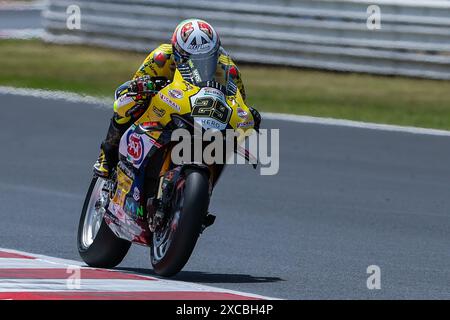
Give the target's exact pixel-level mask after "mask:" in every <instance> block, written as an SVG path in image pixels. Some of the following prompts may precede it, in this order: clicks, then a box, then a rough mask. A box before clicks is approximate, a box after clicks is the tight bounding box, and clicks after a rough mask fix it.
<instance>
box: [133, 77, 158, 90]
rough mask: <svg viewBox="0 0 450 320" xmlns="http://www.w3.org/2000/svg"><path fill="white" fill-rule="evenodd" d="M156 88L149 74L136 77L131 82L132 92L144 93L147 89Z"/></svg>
mask: <svg viewBox="0 0 450 320" xmlns="http://www.w3.org/2000/svg"><path fill="white" fill-rule="evenodd" d="M149 90H154V85H153V81H152V80H151V78H150V77H149V76H143V77H139V78H136V79H134V80H132V81H131V83H130V92H132V93H136V94H142V93H144V92H145V91H149Z"/></svg>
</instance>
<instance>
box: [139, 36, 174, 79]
mask: <svg viewBox="0 0 450 320" xmlns="http://www.w3.org/2000/svg"><path fill="white" fill-rule="evenodd" d="M171 54H172V46H171V45H169V44H162V45H160V46H159V47H158V48H156V49H155V50H153V51H152V52H150V54H149V55H148V56H147V58H145V60H144V62H143V63H142V65H141V66H140V67H139V69H138V70H137V71H136V73H135V75H134V77H133V79H136V78H139V77H143V76H151V77H166V78H167V79H171V74H172V73H173V69H174V66H172V63H173V61H172V59H170V56H171Z"/></svg>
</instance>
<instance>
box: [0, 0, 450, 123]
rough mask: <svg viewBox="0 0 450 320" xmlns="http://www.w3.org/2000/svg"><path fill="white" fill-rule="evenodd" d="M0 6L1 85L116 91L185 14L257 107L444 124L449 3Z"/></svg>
mask: <svg viewBox="0 0 450 320" xmlns="http://www.w3.org/2000/svg"><path fill="white" fill-rule="evenodd" d="M0 8H1V9H0V39H3V40H1V41H0V67H1V74H0V85H14V86H21V87H34V88H42V87H44V88H48V89H59V90H68V91H74V92H78V93H84V94H90V95H95V96H107V97H112V92H113V90H114V89H115V88H116V87H117V86H118V85H119V84H121V83H123V82H124V81H126V80H128V79H129V78H131V77H132V75H133V73H134V72H135V71H136V70H137V68H138V67H139V66H140V64H141V62H142V61H143V59H144V58H145V56H146V53H147V54H148V53H149V52H150V51H151V50H153V48H155V47H156V46H157V45H159V44H161V43H167V42H169V41H170V37H171V34H172V32H173V30H174V28H175V26H176V25H177V24H178V23H179V22H180V21H181V20H183V19H186V18H191V17H201V18H203V19H205V20H207V21H209V22H211V23H212V24H213V26H215V28H216V29H217V30H218V32H219V34H220V35H221V39H222V43H223V46H224V47H225V48H226V49H227V50H228V52H229V53H230V54H231V55H232V57H233V58H234V59H235V60H236V61H238V62H239V65H240V66H241V69H242V70H241V71H242V74H243V78H244V82H245V84H246V86H247V91H248V96H249V97H250V98H249V100H250V102H251V103H252V104H254V105H256V106H258V107H259V108H260V109H262V110H263V111H273V112H282V113H295V114H305V115H313V116H322V117H333V118H345V119H352V120H362V121H370V122H381V123H390V124H401V125H410V126H420V127H432V128H442V129H450V120H449V119H450V107H449V106H450V83H449V81H448V80H450V1H435V0H426V1H421V0H373V1H367V0H262V1H255V0H253V1H243V0H242V1H241V0H239V1H233V3H229V2H228V1H214V2H211V1H204V0H202V1H197V0H188V1H179V0H165V1H164V0H78V1H71V0H68V1H66V0H58V1H55V0H48V1H37V2H36V1H14V0H12V1H11V0H9V1H6V2H5V1H0ZM11 39H16V40H11ZM17 39H21V40H17ZM23 39H27V41H23ZM29 39H32V40H29ZM61 44H71V46H62V45H61Z"/></svg>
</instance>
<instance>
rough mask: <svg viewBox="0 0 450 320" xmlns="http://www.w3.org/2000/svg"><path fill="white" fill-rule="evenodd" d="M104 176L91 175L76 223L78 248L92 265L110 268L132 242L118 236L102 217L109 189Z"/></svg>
mask: <svg viewBox="0 0 450 320" xmlns="http://www.w3.org/2000/svg"><path fill="white" fill-rule="evenodd" d="M105 183H106V180H105V179H102V178H94V179H93V180H92V182H91V185H90V186H89V190H88V193H87V195H86V200H85V201H84V205H83V210H82V212H81V217H80V222H79V225H78V239H77V242H78V252H79V254H80V256H81V258H82V259H83V261H84V262H86V263H87V264H88V265H89V266H91V267H96V268H113V267H115V266H117V265H118V264H119V263H120V262H121V261H122V260H123V258H124V257H125V255H126V254H127V252H128V249H129V248H130V246H131V242H129V241H126V240H123V239H120V238H118V237H117V236H116V235H115V234H114V233H113V232H112V231H111V229H110V228H109V226H108V225H107V224H106V222H105V220H104V219H103V215H104V213H105V210H106V209H105V206H106V204H107V202H108V196H109V195H108V193H107V192H105V191H104V190H103V189H104V186H105Z"/></svg>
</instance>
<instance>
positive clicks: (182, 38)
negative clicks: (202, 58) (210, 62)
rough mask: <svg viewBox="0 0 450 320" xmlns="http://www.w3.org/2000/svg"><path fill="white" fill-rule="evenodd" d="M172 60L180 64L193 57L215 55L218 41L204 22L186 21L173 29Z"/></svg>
mask: <svg viewBox="0 0 450 320" xmlns="http://www.w3.org/2000/svg"><path fill="white" fill-rule="evenodd" d="M172 47H173V54H174V60H175V62H176V63H180V62H182V61H184V60H186V59H188V58H190V57H191V56H194V55H217V53H218V52H219V49H220V40H219V36H218V34H217V32H216V31H215V30H214V28H213V27H212V26H211V25H210V24H209V23H208V22H206V21H204V20H200V19H187V20H184V21H182V22H180V24H178V26H177V27H176V28H175V31H174V33H173V36H172Z"/></svg>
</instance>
